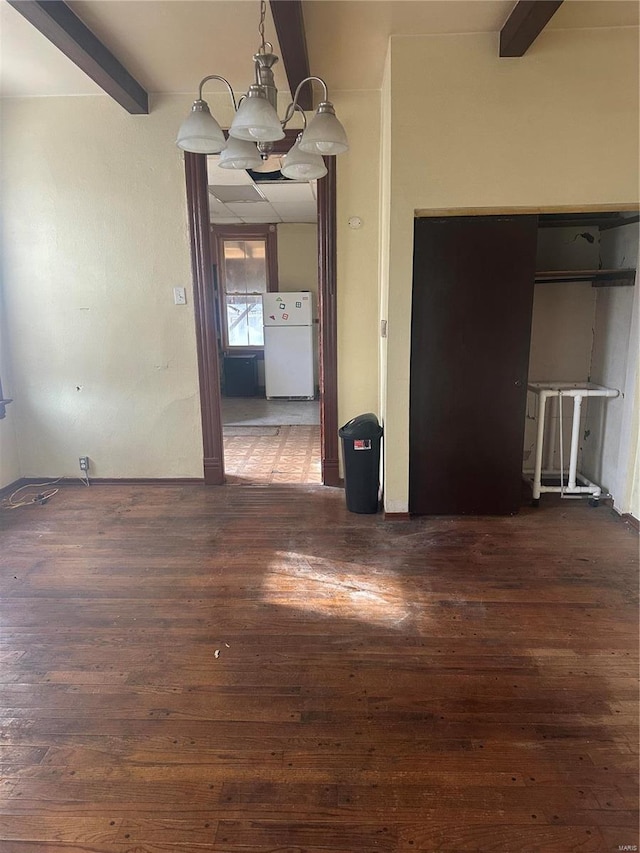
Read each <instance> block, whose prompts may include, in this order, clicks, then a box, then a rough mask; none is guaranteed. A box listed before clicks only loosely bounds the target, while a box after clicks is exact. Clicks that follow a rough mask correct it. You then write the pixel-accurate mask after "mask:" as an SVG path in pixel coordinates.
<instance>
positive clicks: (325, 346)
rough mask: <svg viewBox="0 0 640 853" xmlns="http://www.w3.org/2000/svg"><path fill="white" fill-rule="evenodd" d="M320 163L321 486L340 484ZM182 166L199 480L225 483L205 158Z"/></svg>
mask: <svg viewBox="0 0 640 853" xmlns="http://www.w3.org/2000/svg"><path fill="white" fill-rule="evenodd" d="M298 133H299V131H297V130H295V131H286V136H285V138H284V139H283V140H282V141H281V142H280V143H278V142H276V143H275V144H274V152H275V153H277V154H279V153H284V152H286V151H288V150H289V148H290V147H291V145H292V144H293V143H294V142H295V139H296V136H297V135H298ZM325 163H326V166H327V175H326V176H325V177H324V178H322V179H321V180H319V181H318V183H317V188H318V315H319V319H320V445H321V466H322V482H323V484H324V485H325V486H339V485H340V475H339V470H338V346H337V299H336V167H335V157H326V158H325ZM184 165H185V177H186V187H187V212H188V219H189V233H190V238H191V270H192V276H193V305H194V315H195V325H196V347H197V353H198V380H199V386H200V409H201V418H202V444H203V467H204V481H205V483H206V484H207V485H211V486H217V485H222V484H223V483H224V482H225V475H224V443H223V436H222V412H221V404H220V370H219V359H218V342H217V337H216V327H215V292H214V287H213V267H212V262H211V242H210V222H209V190H208V177H207V157H206V155H205V154H191V153H190V152H185V155H184Z"/></svg>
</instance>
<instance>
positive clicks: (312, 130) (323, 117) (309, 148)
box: [300, 101, 349, 156]
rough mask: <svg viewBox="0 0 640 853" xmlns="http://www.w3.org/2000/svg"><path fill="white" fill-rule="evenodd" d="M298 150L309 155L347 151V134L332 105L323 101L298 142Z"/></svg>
mask: <svg viewBox="0 0 640 853" xmlns="http://www.w3.org/2000/svg"><path fill="white" fill-rule="evenodd" d="M300 150H301V151H306V152H307V153H309V154H324V155H325V156H327V155H330V154H342V153H343V152H344V151H348V150H349V143H348V142H347V134H346V133H345V130H344V127H343V126H342V125H341V124H340V122H339V121H338V119H337V118H336V114H335V112H334V109H333V104H330V103H329V102H328V101H323V102H322V103H321V104H320V106H319V107H318V111H317V112H316V114H315V115H314V117H313V118H312V119H311V121H310V122H309V124H308V126H307V129H306V130H305V131H304V133H303V134H302V139H301V140H300Z"/></svg>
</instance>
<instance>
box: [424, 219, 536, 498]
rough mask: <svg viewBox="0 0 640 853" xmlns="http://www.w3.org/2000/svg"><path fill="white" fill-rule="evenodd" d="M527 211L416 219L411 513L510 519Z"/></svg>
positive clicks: (517, 478) (517, 449) (525, 318)
mask: <svg viewBox="0 0 640 853" xmlns="http://www.w3.org/2000/svg"><path fill="white" fill-rule="evenodd" d="M536 240H537V217H536V216H513V217H464V218H458V217H455V218H453V217H452V218H447V219H416V221H415V234H414V262H413V309H412V328H411V404H410V406H411V408H410V454H409V455H410V473H409V509H410V511H411V512H412V513H416V514H421V515H436V514H439V515H442V514H446V515H449V514H451V515H466V514H472V515H484V514H498V515H500V514H508V513H513V512H517V511H518V508H519V505H520V499H521V466H522V442H523V436H524V417H525V404H526V391H527V370H528V363H529V341H530V335H531V312H532V303H533V286H534V273H535V256H536Z"/></svg>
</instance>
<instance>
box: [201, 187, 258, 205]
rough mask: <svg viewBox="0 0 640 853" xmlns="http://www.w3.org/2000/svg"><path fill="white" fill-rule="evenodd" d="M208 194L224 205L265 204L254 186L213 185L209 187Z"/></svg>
mask: <svg viewBox="0 0 640 853" xmlns="http://www.w3.org/2000/svg"><path fill="white" fill-rule="evenodd" d="M209 192H210V193H211V195H212V196H214V198H217V199H218V201H221V202H223V203H224V204H231V203H232V202H233V203H242V204H250V203H256V204H265V203H266V202H265V200H264V196H263V194H262V193H261V192H260V190H258V189H257V187H256V186H255V184H251V185H250V186H219V185H213V186H210V187H209Z"/></svg>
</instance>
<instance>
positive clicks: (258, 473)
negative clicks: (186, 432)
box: [224, 424, 322, 485]
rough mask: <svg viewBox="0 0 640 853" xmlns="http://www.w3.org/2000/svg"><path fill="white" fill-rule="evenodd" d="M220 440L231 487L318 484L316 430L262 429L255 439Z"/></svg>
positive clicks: (306, 427) (313, 427)
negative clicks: (274, 432) (222, 442)
mask: <svg viewBox="0 0 640 853" xmlns="http://www.w3.org/2000/svg"><path fill="white" fill-rule="evenodd" d="M247 430H248V434H246V435H238V434H237V432H236V430H235V429H234V434H233V435H225V436H224V467H225V472H226V475H227V482H228V483H229V484H231V485H269V484H271V483H290V484H291V483H318V484H319V483H321V482H322V478H321V472H320V427H319V426H316V425H312V424H305V425H301V426H288V425H287V426H280V427H277V428H276V432H277V434H276V435H273V431H274V428H273V427H266V428H265V429H264V433H265V434H263V435H256V434H255V432H253V431H254V430H256V427H254V426H250V427H247ZM249 430H251V431H252V432H249Z"/></svg>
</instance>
